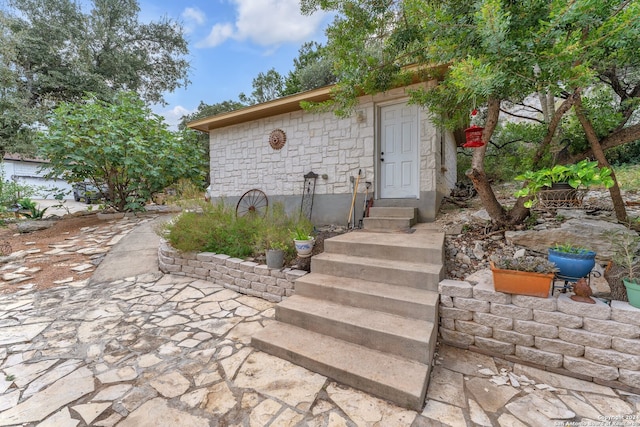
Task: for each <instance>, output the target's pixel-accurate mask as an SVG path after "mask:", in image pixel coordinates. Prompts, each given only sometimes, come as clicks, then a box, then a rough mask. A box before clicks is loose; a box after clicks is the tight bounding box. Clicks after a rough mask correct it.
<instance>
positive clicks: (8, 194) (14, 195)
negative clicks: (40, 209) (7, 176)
mask: <svg viewBox="0 0 640 427" xmlns="http://www.w3.org/2000/svg"><path fill="white" fill-rule="evenodd" d="M34 194H35V189H34V188H33V187H31V186H28V185H24V184H19V183H17V182H15V181H1V180H0V212H2V211H6V209H7V208H10V207H14V206H16V205H17V204H18V201H19V200H20V199H22V198H24V197H31V196H33V195H34Z"/></svg>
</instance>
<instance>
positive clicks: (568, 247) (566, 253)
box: [547, 243, 596, 282]
mask: <svg viewBox="0 0 640 427" xmlns="http://www.w3.org/2000/svg"><path fill="white" fill-rule="evenodd" d="M547 259H548V260H549V261H551V262H552V263H554V264H555V265H556V267H558V278H559V279H562V280H569V281H572V282H575V281H577V280H578V279H580V278H582V277H586V276H587V275H588V274H589V273H590V272H591V270H592V269H593V267H594V266H595V265H596V253H595V252H594V251H592V250H589V249H586V248H583V247H580V246H574V245H572V244H571V243H564V244H558V243H556V245H555V246H553V247H551V248H549V251H548V258H547Z"/></svg>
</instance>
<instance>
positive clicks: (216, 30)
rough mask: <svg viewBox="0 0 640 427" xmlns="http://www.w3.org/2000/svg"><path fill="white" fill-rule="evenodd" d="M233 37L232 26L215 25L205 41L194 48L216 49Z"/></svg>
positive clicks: (227, 24)
mask: <svg viewBox="0 0 640 427" xmlns="http://www.w3.org/2000/svg"><path fill="white" fill-rule="evenodd" d="M232 36H233V25H231V24H229V23H226V24H216V25H214V26H213V28H212V29H211V32H210V33H209V35H208V36H207V38H206V39H204V40H203V41H201V42H199V43H198V44H196V47H216V46H218V45H220V44H222V43H224V42H225V41H226V40H227V39H228V38H230V37H232Z"/></svg>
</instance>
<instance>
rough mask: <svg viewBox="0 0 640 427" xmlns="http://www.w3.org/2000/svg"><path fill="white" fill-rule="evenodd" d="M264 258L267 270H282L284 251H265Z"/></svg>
mask: <svg viewBox="0 0 640 427" xmlns="http://www.w3.org/2000/svg"><path fill="white" fill-rule="evenodd" d="M265 257H266V258H267V267H269V268H282V267H283V266H284V251H283V250H282V249H267V251H266V253H265Z"/></svg>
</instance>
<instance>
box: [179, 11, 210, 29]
mask: <svg viewBox="0 0 640 427" xmlns="http://www.w3.org/2000/svg"><path fill="white" fill-rule="evenodd" d="M181 16H182V19H183V20H184V29H185V32H186V33H192V32H193V31H194V30H195V28H196V27H199V26H200V25H202V24H204V23H205V22H206V20H207V16H206V15H205V13H204V12H203V11H201V10H200V9H198V8H197V7H188V8H186V9H185V10H183V11H182V15H181Z"/></svg>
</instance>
